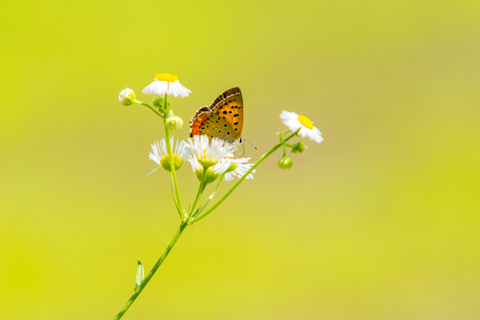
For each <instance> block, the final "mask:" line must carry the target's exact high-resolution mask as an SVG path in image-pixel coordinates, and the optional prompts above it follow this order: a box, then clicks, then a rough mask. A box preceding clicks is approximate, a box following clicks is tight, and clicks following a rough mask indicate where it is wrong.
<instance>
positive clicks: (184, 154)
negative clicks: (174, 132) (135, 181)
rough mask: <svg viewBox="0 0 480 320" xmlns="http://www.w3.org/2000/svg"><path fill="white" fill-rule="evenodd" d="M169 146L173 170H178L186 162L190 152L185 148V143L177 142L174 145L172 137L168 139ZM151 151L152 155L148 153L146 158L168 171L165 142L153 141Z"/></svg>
mask: <svg viewBox="0 0 480 320" xmlns="http://www.w3.org/2000/svg"><path fill="white" fill-rule="evenodd" d="M170 145H171V146H172V156H173V163H174V165H175V170H178V169H180V167H181V166H182V165H183V163H184V162H185V161H187V159H188V156H189V155H190V151H189V150H188V149H187V148H186V143H185V141H180V142H178V140H177V143H176V144H175V145H174V139H173V136H172V137H170ZM152 151H153V153H152V152H150V154H149V155H148V158H149V159H150V160H152V161H154V162H155V163H157V164H158V165H160V166H162V168H163V169H165V170H167V171H170V161H169V157H168V150H167V142H166V141H165V139H162V140H160V141H155V142H154V143H153V144H152ZM155 170H156V169H155ZM152 172H153V171H152Z"/></svg>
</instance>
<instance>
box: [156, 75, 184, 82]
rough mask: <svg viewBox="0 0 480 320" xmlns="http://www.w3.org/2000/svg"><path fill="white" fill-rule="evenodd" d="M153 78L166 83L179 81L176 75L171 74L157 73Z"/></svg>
mask: <svg viewBox="0 0 480 320" xmlns="http://www.w3.org/2000/svg"><path fill="white" fill-rule="evenodd" d="M155 78H157V79H158V81H167V82H175V81H178V80H179V79H178V76H177V75H176V74H171V73H157V74H156V75H155Z"/></svg>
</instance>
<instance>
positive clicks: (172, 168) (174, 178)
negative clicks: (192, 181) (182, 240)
mask: <svg viewBox="0 0 480 320" xmlns="http://www.w3.org/2000/svg"><path fill="white" fill-rule="evenodd" d="M166 105H167V95H166V94H165V106H166ZM167 112H168V110H167ZM163 124H164V126H165V140H166V141H167V150H168V162H169V164H170V173H171V176H172V182H173V186H174V187H175V194H176V195H177V200H176V202H177V204H178V208H180V209H179V212H178V214H179V215H180V219H182V220H183V219H185V217H184V216H183V215H184V209H183V204H182V200H181V198H180V190H179V188H178V181H177V174H176V173H175V164H174V163H173V156H172V145H171V143H170V131H169V130H168V127H167V117H165V118H163Z"/></svg>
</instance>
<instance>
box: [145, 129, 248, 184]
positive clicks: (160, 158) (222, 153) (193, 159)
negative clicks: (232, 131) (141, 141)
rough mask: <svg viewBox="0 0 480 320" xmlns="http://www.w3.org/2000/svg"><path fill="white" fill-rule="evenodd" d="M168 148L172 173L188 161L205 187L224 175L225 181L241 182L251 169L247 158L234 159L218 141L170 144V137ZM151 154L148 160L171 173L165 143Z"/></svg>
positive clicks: (232, 149)
mask: <svg viewBox="0 0 480 320" xmlns="http://www.w3.org/2000/svg"><path fill="white" fill-rule="evenodd" d="M170 144H171V146H172V157H173V159H174V160H173V163H174V165H175V170H178V169H180V168H181V166H182V165H183V163H184V162H185V161H186V160H187V159H188V162H190V165H191V166H192V169H193V171H194V172H195V174H196V176H197V178H198V179H199V180H200V181H205V183H206V184H209V183H211V182H213V181H215V180H216V179H218V177H219V176H220V175H221V174H224V176H225V181H230V180H233V178H234V177H237V178H241V177H242V176H243V175H244V174H246V173H247V171H248V170H249V169H250V168H251V167H252V164H249V163H248V161H249V160H250V158H235V155H234V153H235V150H236V149H235V147H234V146H233V145H232V144H231V143H228V142H226V141H224V140H221V139H217V138H214V139H212V140H211V141H210V140H209V139H208V137H207V136H205V135H203V136H194V137H193V138H189V139H188V141H187V142H185V141H181V142H178V141H177V143H176V144H174V139H173V137H171V138H170ZM152 151H153V152H151V153H150V154H149V156H148V158H149V159H150V160H153V161H154V162H155V163H157V164H158V165H160V166H162V168H164V169H165V170H167V171H171V170H170V158H169V156H168V151H167V144H166V141H165V139H162V140H161V141H156V142H154V143H153V144H152ZM252 173H255V170H252ZM252 173H250V174H248V176H247V177H246V179H253V175H252Z"/></svg>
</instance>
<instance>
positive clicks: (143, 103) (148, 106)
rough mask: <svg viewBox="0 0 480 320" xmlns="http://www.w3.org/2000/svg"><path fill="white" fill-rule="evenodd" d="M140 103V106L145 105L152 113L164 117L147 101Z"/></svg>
mask: <svg viewBox="0 0 480 320" xmlns="http://www.w3.org/2000/svg"><path fill="white" fill-rule="evenodd" d="M140 104H141V105H142V106H145V107H147V108H149V109H150V110H152V111H153V112H154V113H156V114H157V116H159V117H162V118H163V117H164V116H163V115H161V114H160V112H158V111H157V110H155V109H154V108H153V107H152V106H150V105H148V104H147V103H145V102H142V103H140Z"/></svg>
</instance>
